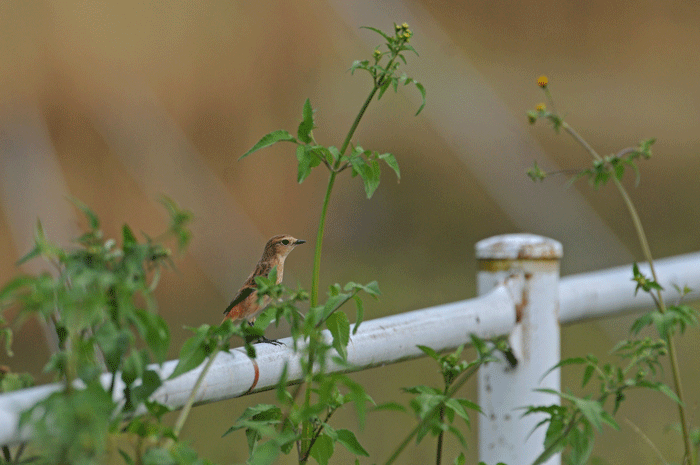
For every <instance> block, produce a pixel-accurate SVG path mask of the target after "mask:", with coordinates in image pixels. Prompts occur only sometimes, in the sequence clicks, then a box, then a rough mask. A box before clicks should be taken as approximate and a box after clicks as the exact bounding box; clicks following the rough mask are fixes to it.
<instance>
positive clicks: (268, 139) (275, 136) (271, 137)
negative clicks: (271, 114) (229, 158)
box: [238, 129, 297, 160]
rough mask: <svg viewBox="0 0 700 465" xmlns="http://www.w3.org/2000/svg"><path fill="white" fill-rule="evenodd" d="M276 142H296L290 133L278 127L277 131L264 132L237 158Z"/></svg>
mask: <svg viewBox="0 0 700 465" xmlns="http://www.w3.org/2000/svg"><path fill="white" fill-rule="evenodd" d="M277 142H294V143H297V140H296V139H295V138H294V136H292V135H291V134H290V133H288V132H287V131H285V130H284V129H279V130H277V131H272V132H271V133H269V134H265V135H264V136H263V137H262V139H260V140H259V141H258V143H257V144H255V145H254V146H253V147H252V148H251V149H250V150H248V151H247V152H246V153H244V154H243V155H241V156H240V157H239V158H238V159H239V160H241V159H243V158H245V157H247V156H248V155H250V154H251V153H253V152H257V151H258V150H260V149H264V148H265V147H269V146H271V145H273V144H276V143H277Z"/></svg>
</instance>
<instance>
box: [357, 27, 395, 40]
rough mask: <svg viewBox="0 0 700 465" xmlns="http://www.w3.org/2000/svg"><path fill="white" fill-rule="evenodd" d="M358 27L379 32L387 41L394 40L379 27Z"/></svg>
mask: <svg viewBox="0 0 700 465" xmlns="http://www.w3.org/2000/svg"><path fill="white" fill-rule="evenodd" d="M360 29H369V30H370V31H374V32H376V33H377V34H379V35H380V36H382V37H384V40H386V41H387V42H392V41H393V40H394V38H393V37H389V36H388V35H387V34H386V33H385V32H384V31H382V30H381V29H377V28H374V27H370V26H360Z"/></svg>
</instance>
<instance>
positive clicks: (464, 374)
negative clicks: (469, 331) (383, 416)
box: [378, 335, 507, 465]
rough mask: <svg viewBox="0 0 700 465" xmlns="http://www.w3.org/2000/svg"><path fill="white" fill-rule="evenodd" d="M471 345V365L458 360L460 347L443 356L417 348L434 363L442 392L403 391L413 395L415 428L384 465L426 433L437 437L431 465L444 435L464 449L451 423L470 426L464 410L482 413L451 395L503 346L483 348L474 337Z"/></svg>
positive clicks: (438, 460) (459, 461)
mask: <svg viewBox="0 0 700 465" xmlns="http://www.w3.org/2000/svg"><path fill="white" fill-rule="evenodd" d="M471 342H472V345H473V346H474V348H475V349H476V352H477V357H476V359H475V360H473V361H471V362H467V361H466V360H461V356H462V351H463V350H464V345H462V346H460V347H458V348H457V349H456V350H455V351H454V352H452V353H449V354H445V355H440V354H439V353H437V352H436V351H435V350H433V349H431V348H430V347H426V346H418V348H420V350H422V351H423V352H424V353H425V354H426V355H427V356H429V357H430V358H432V359H433V360H435V362H437V364H438V366H439V368H440V374H441V375H442V380H443V384H444V386H443V388H442V389H440V388H434V387H430V386H426V385H419V386H413V387H409V388H404V392H407V393H409V394H414V395H415V397H414V398H413V399H412V400H411V402H410V403H409V406H410V409H411V411H412V413H413V415H415V417H416V418H417V419H418V425H416V427H415V428H413V430H412V431H411V432H410V433H409V434H408V435H407V436H406V438H405V439H404V440H403V441H402V442H401V443H400V444H399V445H398V446H397V448H396V449H395V450H394V452H393V453H392V454H391V456H390V457H389V459H388V460H387V461H386V462H385V463H386V465H389V464H392V463H394V462H395V461H396V460H397V459H398V457H399V455H400V454H401V453H402V452H403V451H404V450H405V449H406V447H407V446H408V445H409V444H410V443H411V441H412V440H413V438H414V437H415V438H416V444H419V443H420V442H421V440H422V439H423V438H424V437H425V436H426V435H427V434H428V433H430V434H432V435H433V436H436V437H437V449H436V453H435V463H436V464H437V465H440V464H441V463H442V449H443V439H444V435H445V432H449V433H452V435H454V436H455V437H456V438H457V439H458V440H459V442H460V443H461V444H462V446H464V447H465V448H466V447H467V442H466V440H465V439H464V436H463V435H462V433H461V432H460V430H459V429H457V428H456V427H455V426H454V425H453V423H454V420H455V419H456V418H457V417H459V418H461V419H462V420H464V422H465V423H466V425H467V426H470V421H469V415H468V413H467V410H468V409H469V410H476V411H477V412H479V413H483V412H482V411H481V408H480V407H479V406H478V405H477V404H475V403H474V402H472V401H470V400H468V399H464V398H455V397H454V395H455V394H456V393H457V391H458V390H459V389H460V388H461V387H462V386H463V385H464V383H466V382H467V381H468V380H469V379H470V378H471V377H472V376H473V375H474V374H475V373H476V372H477V370H478V369H479V367H480V366H481V365H483V364H484V363H488V362H498V361H499V359H497V358H495V357H493V356H492V354H493V353H494V352H495V351H497V350H501V351H504V350H506V345H507V343H506V342H505V340H503V339H498V340H497V341H495V343H494V344H487V343H486V342H485V341H483V340H482V339H480V338H478V337H476V336H474V335H471ZM378 408H379V409H390V410H397V411H401V412H407V410H406V408H405V407H403V406H402V405H400V404H397V403H395V402H391V403H388V404H384V405H381V406H379V407H378ZM465 460H466V459H465V457H464V454H463V453H462V454H460V455H459V456H458V457H457V458H455V461H454V463H455V464H464V463H465Z"/></svg>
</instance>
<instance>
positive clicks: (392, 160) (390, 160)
mask: <svg viewBox="0 0 700 465" xmlns="http://www.w3.org/2000/svg"><path fill="white" fill-rule="evenodd" d="M379 159H380V160H384V162H385V163H386V164H387V165H389V167H390V168H391V169H392V170H394V173H396V177H397V178H398V179H399V180H401V170H399V162H397V161H396V157H394V155H393V154H391V153H382V154H381V155H379Z"/></svg>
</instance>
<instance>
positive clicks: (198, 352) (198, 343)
mask: <svg viewBox="0 0 700 465" xmlns="http://www.w3.org/2000/svg"><path fill="white" fill-rule="evenodd" d="M208 329H209V325H202V326H200V327H199V328H198V329H197V332H196V333H195V335H194V336H192V337H190V338H189V339H187V340H186V341H185V343H184V344H183V345H182V349H180V358H179V359H178V361H177V366H176V367H175V370H173V372H172V374H171V375H170V376H169V377H168V379H173V378H177V377H178V376H180V375H181V374H183V373H187V372H188V371H190V370H194V369H195V368H197V367H198V366H199V365H201V364H202V362H204V360H205V359H206V358H207V350H206V348H205V346H204V342H205V339H206V336H207V332H208Z"/></svg>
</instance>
